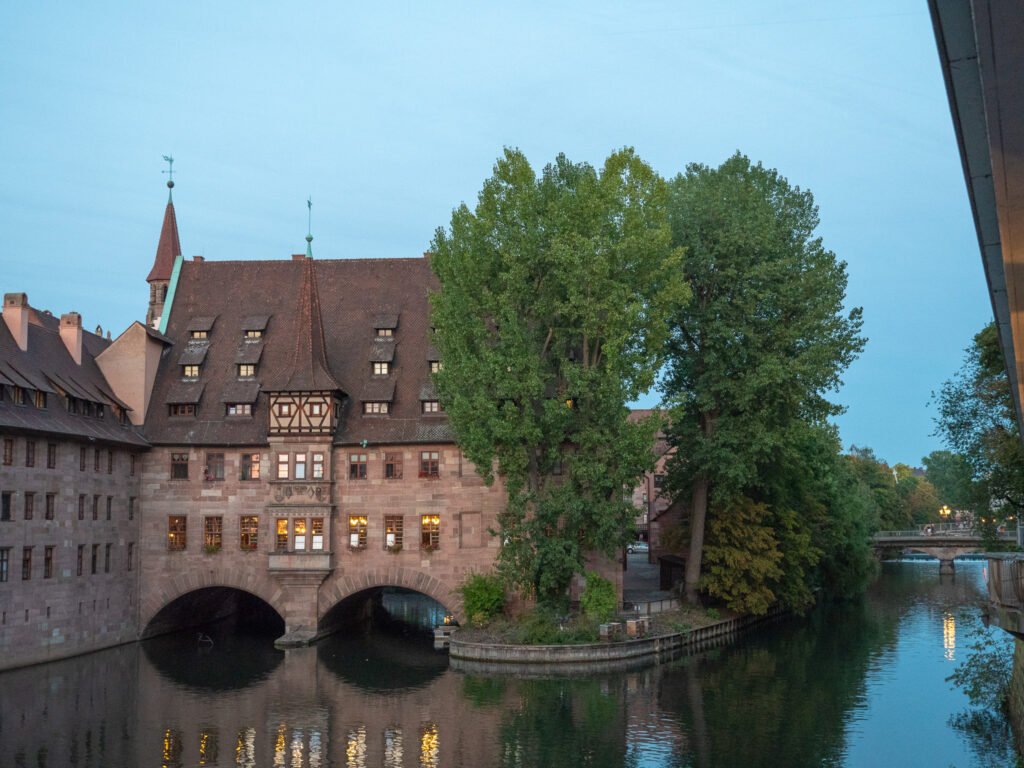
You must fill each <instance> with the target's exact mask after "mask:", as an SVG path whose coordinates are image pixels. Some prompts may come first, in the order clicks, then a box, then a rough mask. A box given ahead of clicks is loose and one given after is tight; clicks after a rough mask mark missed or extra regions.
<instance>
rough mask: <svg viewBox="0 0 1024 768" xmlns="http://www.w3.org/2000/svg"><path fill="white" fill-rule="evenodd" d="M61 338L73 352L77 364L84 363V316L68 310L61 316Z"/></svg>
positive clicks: (69, 350) (72, 356)
mask: <svg viewBox="0 0 1024 768" xmlns="http://www.w3.org/2000/svg"><path fill="white" fill-rule="evenodd" d="M60 340H61V341H63V342H64V346H65V347H67V348H68V352H70V353H71V358H72V359H73V360H74V361H75V365H81V364H82V316H81V315H80V314H78V313H77V312H68V313H67V314H66V315H61V316H60Z"/></svg>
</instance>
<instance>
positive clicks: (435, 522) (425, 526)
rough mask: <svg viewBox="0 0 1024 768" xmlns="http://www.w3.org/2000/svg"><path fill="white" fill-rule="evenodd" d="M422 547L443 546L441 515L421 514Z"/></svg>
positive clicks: (437, 547)
mask: <svg viewBox="0 0 1024 768" xmlns="http://www.w3.org/2000/svg"><path fill="white" fill-rule="evenodd" d="M420 548H421V549H429V550H435V549H440V548H441V516H440V515H420Z"/></svg>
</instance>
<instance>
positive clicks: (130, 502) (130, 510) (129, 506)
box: [128, 496, 135, 520]
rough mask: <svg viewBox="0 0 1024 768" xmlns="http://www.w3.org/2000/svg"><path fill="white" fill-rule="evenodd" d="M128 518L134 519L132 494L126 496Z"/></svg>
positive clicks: (133, 498)
mask: <svg viewBox="0 0 1024 768" xmlns="http://www.w3.org/2000/svg"><path fill="white" fill-rule="evenodd" d="M128 519H129V520H134V519H135V497H134V496H129V497H128Z"/></svg>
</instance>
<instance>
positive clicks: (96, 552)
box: [91, 544, 100, 575]
mask: <svg viewBox="0 0 1024 768" xmlns="http://www.w3.org/2000/svg"><path fill="white" fill-rule="evenodd" d="M99 559H100V545H99V544H93V545H92V563H91V565H92V573H93V574H94V575H95V573H96V566H97V564H98V563H99Z"/></svg>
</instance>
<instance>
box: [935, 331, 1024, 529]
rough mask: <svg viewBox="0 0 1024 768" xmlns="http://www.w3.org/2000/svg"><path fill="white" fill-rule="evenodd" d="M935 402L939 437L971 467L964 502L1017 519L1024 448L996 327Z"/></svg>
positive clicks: (981, 336)
mask: <svg viewBox="0 0 1024 768" xmlns="http://www.w3.org/2000/svg"><path fill="white" fill-rule="evenodd" d="M933 401H934V403H935V404H936V405H937V406H938V409H939V414H938V416H937V417H936V426H937V430H936V432H937V434H938V436H939V437H940V438H941V439H942V441H943V442H944V443H945V444H946V446H947V447H948V448H949V449H950V450H951V451H952V452H953V453H954V454H957V455H959V456H961V457H963V460H965V461H966V462H967V464H968V465H969V466H970V471H971V482H970V484H969V485H963V484H961V485H960V492H961V494H962V495H963V498H965V499H966V500H968V501H970V502H972V504H973V506H974V508H975V511H978V512H986V511H987V510H988V508H989V507H992V506H1003V505H1008V508H1009V509H1010V510H1013V511H1012V514H1014V515H1017V514H1020V513H1021V512H1024V450H1022V446H1021V438H1020V428H1019V426H1018V424H1017V417H1016V410H1015V406H1014V402H1013V395H1012V393H1011V391H1010V384H1009V379H1008V377H1007V375H1006V366H1005V363H1004V361H1003V354H1002V351H1001V350H1000V348H999V339H998V335H997V332H996V326H995V323H990V324H989V325H987V326H985V327H984V328H983V329H982V330H981V331H980V332H979V333H978V334H977V335H976V336H975V337H974V341H973V343H972V344H971V346H970V347H968V348H967V349H966V350H965V355H964V362H963V365H962V366H961V368H960V370H959V371H958V372H957V374H956V375H955V376H954V377H953V378H952V379H950V380H949V381H947V382H945V383H944V384H943V385H942V389H941V390H940V391H939V393H938V394H937V395H935V396H934V397H933Z"/></svg>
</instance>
